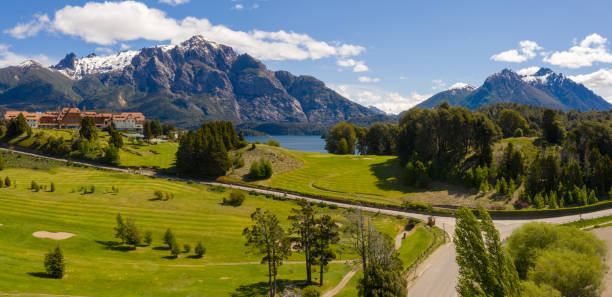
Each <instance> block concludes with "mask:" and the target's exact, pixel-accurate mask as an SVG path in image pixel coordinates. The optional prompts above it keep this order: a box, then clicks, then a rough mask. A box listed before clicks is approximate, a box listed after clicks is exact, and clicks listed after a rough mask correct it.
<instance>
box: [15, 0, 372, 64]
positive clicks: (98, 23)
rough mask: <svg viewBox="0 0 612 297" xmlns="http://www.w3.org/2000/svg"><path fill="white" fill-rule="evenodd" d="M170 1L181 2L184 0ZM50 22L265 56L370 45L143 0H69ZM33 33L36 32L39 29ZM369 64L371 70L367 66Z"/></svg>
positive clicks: (87, 33)
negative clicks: (178, 14) (240, 26)
mask: <svg viewBox="0 0 612 297" xmlns="http://www.w3.org/2000/svg"><path fill="white" fill-rule="evenodd" d="M168 2H173V3H177V4H180V3H183V2H184V1H176V0H174V1H168ZM179 2H180V3H179ZM18 26H19V25H18ZM48 26H49V28H47V29H48V30H53V31H54V32H57V33H61V34H66V35H70V36H74V37H78V38H81V39H83V40H85V41H86V42H89V43H96V44H99V45H103V46H109V45H113V44H116V43H118V42H129V41H133V40H138V39H146V40H154V41H160V42H164V41H170V42H171V43H172V44H178V43H180V42H182V41H184V40H186V39H188V38H189V37H191V36H193V35H197V34H201V35H203V36H204V37H205V38H206V39H208V40H211V41H215V42H217V43H221V44H226V45H228V46H231V47H233V48H234V49H236V50H237V51H239V52H246V53H249V54H250V55H253V56H255V57H257V58H259V59H262V60H306V59H312V60H316V59H321V58H326V57H339V58H346V57H348V56H355V55H358V54H360V53H362V52H363V51H364V50H365V48H363V47H361V46H358V45H351V44H340V43H332V44H330V43H327V42H324V41H318V40H315V39H314V38H312V37H310V36H308V35H306V34H300V33H295V32H287V31H283V30H281V31H276V32H267V31H261V30H252V31H237V30H232V29H230V28H228V27H226V26H223V25H213V24H212V23H211V22H210V21H209V20H208V19H205V18H195V17H186V18H183V19H174V18H171V17H168V16H167V15H166V13H165V12H164V11H162V10H159V9H155V8H149V7H148V6H147V5H145V4H144V3H141V2H137V1H122V2H100V3H98V2H88V3H86V4H85V5H83V6H71V5H67V6H65V7H64V8H62V9H60V10H58V11H56V12H55V16H54V18H53V19H52V20H50V22H49V23H48ZM15 28H17V27H15ZM15 28H13V29H10V30H15ZM39 31H40V30H39ZM31 35H34V31H32V34H31ZM361 65H362V66H359V67H357V66H355V68H356V69H357V70H361V71H364V70H363V69H364V67H365V65H363V63H362V64H361ZM365 69H366V70H367V67H365Z"/></svg>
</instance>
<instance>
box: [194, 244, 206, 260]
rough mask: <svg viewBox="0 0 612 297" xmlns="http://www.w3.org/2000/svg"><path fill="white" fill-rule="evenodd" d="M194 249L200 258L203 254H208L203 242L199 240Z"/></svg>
mask: <svg viewBox="0 0 612 297" xmlns="http://www.w3.org/2000/svg"><path fill="white" fill-rule="evenodd" d="M193 251H194V252H195V255H196V257H198V258H202V256H204V254H206V248H205V247H204V246H203V245H202V242H198V244H197V245H196V246H195V249H193Z"/></svg>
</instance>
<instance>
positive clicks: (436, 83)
mask: <svg viewBox="0 0 612 297" xmlns="http://www.w3.org/2000/svg"><path fill="white" fill-rule="evenodd" d="M431 82H432V83H433V86H432V87H431V89H432V90H438V89H441V88H444V87H445V86H446V83H445V82H443V81H442V80H441V79H434V80H433V81H431Z"/></svg>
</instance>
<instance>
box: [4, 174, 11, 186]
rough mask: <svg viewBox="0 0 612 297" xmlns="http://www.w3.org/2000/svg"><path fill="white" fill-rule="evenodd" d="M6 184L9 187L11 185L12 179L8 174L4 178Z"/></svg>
mask: <svg viewBox="0 0 612 297" xmlns="http://www.w3.org/2000/svg"><path fill="white" fill-rule="evenodd" d="M4 185H5V186H6V187H7V188H9V187H10V186H11V179H10V178H9V177H8V176H7V177H6V178H5V179H4Z"/></svg>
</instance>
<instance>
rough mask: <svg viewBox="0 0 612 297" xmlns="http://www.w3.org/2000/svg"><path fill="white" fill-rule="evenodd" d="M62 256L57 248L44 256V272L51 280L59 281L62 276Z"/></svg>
mask: <svg viewBox="0 0 612 297" xmlns="http://www.w3.org/2000/svg"><path fill="white" fill-rule="evenodd" d="M64 269H65V264H64V254H63V253H62V250H61V249H60V247H59V246H57V247H56V248H55V250H53V251H49V253H47V254H46V255H45V270H46V271H47V274H48V275H49V276H51V277H53V278H57V279H61V278H62V277H63V276H64Z"/></svg>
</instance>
